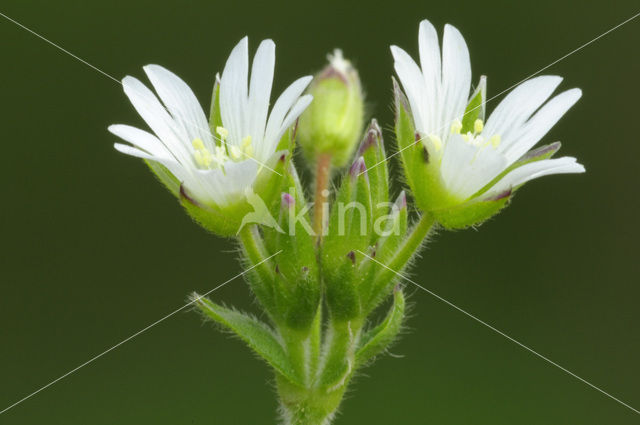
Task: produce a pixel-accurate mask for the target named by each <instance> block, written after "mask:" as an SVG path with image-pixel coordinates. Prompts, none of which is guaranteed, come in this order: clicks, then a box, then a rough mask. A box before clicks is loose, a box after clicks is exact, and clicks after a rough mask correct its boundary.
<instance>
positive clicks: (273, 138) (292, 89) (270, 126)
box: [260, 75, 313, 160]
mask: <svg viewBox="0 0 640 425" xmlns="http://www.w3.org/2000/svg"><path fill="white" fill-rule="evenodd" d="M312 79H313V77H312V76H310V75H309V76H306V77H302V78H299V79H297V80H296V81H294V82H293V83H292V84H291V85H290V86H289V87H287V88H286V89H285V91H283V92H282V94H281V95H280V97H278V100H276V103H275V104H274V105H273V109H272V110H271V114H269V122H268V123H267V131H266V133H265V139H264V142H265V145H269V146H272V145H274V144H276V145H277V143H278V141H279V140H280V137H281V136H282V134H281V133H280V131H281V129H282V122H283V121H284V119H285V116H286V115H287V113H288V112H289V110H290V109H291V107H292V106H293V104H294V102H296V101H297V100H298V98H299V97H300V95H301V94H302V92H304V90H305V89H306V88H307V86H308V85H309V83H310V82H311V80H312ZM279 134H280V137H278V135H279ZM267 150H268V149H265V152H266V151H267ZM260 158H262V159H261V160H263V159H266V157H265V156H260Z"/></svg>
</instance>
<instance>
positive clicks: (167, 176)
mask: <svg viewBox="0 0 640 425" xmlns="http://www.w3.org/2000/svg"><path fill="white" fill-rule="evenodd" d="M144 162H145V164H147V166H148V167H149V168H150V169H151V171H152V172H153V174H154V175H155V176H156V178H157V179H158V180H159V181H160V183H162V184H163V185H164V186H165V187H166V188H167V189H169V192H171V193H172V194H173V195H174V196H176V197H178V198H179V197H180V181H179V180H178V179H177V178H176V177H175V176H174V175H173V174H171V172H169V170H167V167H165V166H164V165H162V164H160V163H159V162H157V161H150V160H148V159H145V160H144Z"/></svg>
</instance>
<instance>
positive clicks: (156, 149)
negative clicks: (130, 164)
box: [108, 124, 175, 160]
mask: <svg viewBox="0 0 640 425" xmlns="http://www.w3.org/2000/svg"><path fill="white" fill-rule="evenodd" d="M108 130H109V131H110V132H111V133H113V134H115V135H116V136H118V137H120V138H121V139H123V140H126V141H127V142H129V143H131V144H132V145H133V146H135V147H137V148H138V149H141V150H143V151H145V152H147V153H149V154H150V155H152V156H156V157H159V158H170V159H174V160H175V158H174V156H173V154H172V153H171V152H169V150H168V149H167V148H166V147H165V146H164V145H163V144H162V142H161V141H160V139H158V138H157V137H156V136H154V135H153V134H151V133H149V132H146V131H144V130H140V129H139V128H135V127H132V126H130V125H124V124H114V125H110V126H109V129H108Z"/></svg>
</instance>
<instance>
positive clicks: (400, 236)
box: [357, 191, 408, 311]
mask: <svg viewBox="0 0 640 425" xmlns="http://www.w3.org/2000/svg"><path fill="white" fill-rule="evenodd" d="M407 223H408V211H407V198H406V195H405V193H404V191H403V192H401V193H400V195H399V196H398V198H397V199H396V201H395V203H394V204H393V207H392V208H391V214H390V215H389V219H388V221H387V222H386V226H385V228H384V230H383V232H382V234H381V236H380V238H379V239H378V241H377V242H376V244H375V245H374V246H373V247H371V248H370V250H369V252H367V253H366V255H365V256H363V257H364V258H363V259H362V262H361V264H360V266H359V270H358V272H357V275H358V276H359V277H360V278H359V280H358V282H357V287H358V290H359V292H360V299H361V300H363V305H364V308H365V309H366V311H370V310H371V309H372V308H373V307H371V305H372V302H373V303H374V304H375V305H377V302H378V301H377V300H380V299H381V298H384V296H381V295H380V294H379V293H378V292H379V291H380V288H382V290H384V289H385V287H386V286H387V285H386V284H380V283H379V281H378V279H377V274H378V272H380V271H381V267H382V266H381V265H380V264H379V263H382V264H387V263H388V262H389V261H390V260H391V258H392V257H393V256H394V255H396V253H397V251H398V248H399V247H400V246H401V244H402V242H403V241H404V240H405V238H406V236H407ZM369 257H371V258H369ZM391 278H392V279H393V278H394V276H391ZM385 293H386V292H385ZM375 305H374V306H375Z"/></svg>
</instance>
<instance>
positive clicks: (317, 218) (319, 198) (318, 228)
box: [313, 153, 331, 240]
mask: <svg viewBox="0 0 640 425" xmlns="http://www.w3.org/2000/svg"><path fill="white" fill-rule="evenodd" d="M317 161H318V162H317V165H316V193H315V197H314V204H313V231H314V232H315V233H316V238H317V239H318V240H320V239H322V235H323V233H324V227H325V220H326V219H327V218H326V217H325V214H324V213H325V204H326V203H327V201H328V200H329V180H330V178H331V154H328V153H324V154H320V155H318V159H317Z"/></svg>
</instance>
